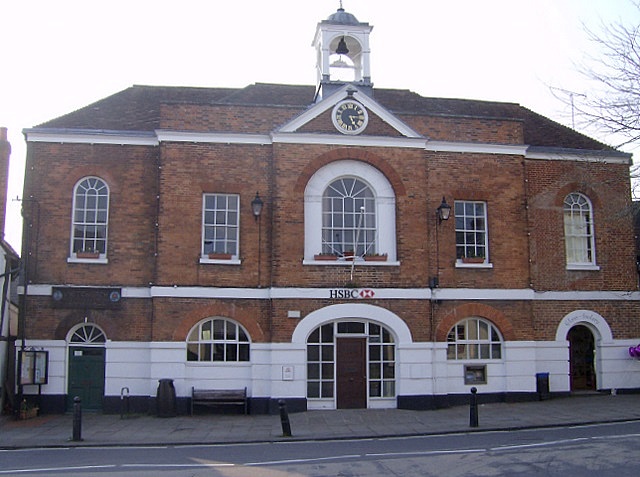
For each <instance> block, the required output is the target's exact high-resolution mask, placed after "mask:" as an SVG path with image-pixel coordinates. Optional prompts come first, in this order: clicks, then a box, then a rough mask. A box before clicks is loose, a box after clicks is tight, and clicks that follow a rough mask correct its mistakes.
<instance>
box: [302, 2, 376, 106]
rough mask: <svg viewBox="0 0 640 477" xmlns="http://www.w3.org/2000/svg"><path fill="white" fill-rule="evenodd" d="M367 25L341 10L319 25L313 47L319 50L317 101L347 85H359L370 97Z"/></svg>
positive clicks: (370, 28)
mask: <svg viewBox="0 0 640 477" xmlns="http://www.w3.org/2000/svg"><path fill="white" fill-rule="evenodd" d="M372 29H373V27H372V26H370V25H369V24H368V23H364V22H359V21H358V19H357V18H356V17H355V16H354V15H352V14H351V13H348V12H346V11H345V10H344V8H342V2H340V8H338V10H337V11H336V12H335V13H333V14H332V15H330V16H329V18H327V19H326V20H322V21H321V22H320V23H318V26H317V28H316V34H315V37H314V39H313V43H312V46H313V47H314V48H315V49H316V73H317V94H316V96H317V100H320V99H322V98H323V97H327V96H328V95H330V94H331V93H332V92H334V91H336V90H337V89H339V88H341V87H342V86H344V85H345V84H348V83H351V84H354V85H356V86H357V87H358V88H359V89H360V90H362V91H363V92H365V93H366V94H369V95H371V94H372V91H373V84H372V83H371V71H370V50H369V34H370V33H371V30H372Z"/></svg>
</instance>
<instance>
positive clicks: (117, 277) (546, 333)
mask: <svg viewBox="0 0 640 477" xmlns="http://www.w3.org/2000/svg"><path fill="white" fill-rule="evenodd" d="M371 29H372V27H371V26H370V25H369V24H368V23H362V22H359V21H358V20H357V19H356V18H355V17H354V16H353V15H351V14H349V13H347V12H345V11H344V10H343V9H339V10H338V11H337V12H336V13H334V14H332V15H331V16H330V17H329V18H328V19H327V20H324V21H321V22H320V23H318V25H317V29H316V35H315V37H314V41H313V46H314V48H315V49H316V53H317V71H318V81H317V85H316V86H298V85H277V84H254V85H251V86H247V87H245V88H239V89H234V88H186V87H150V86H134V87H131V88H128V89H126V90H124V91H122V92H119V93H117V94H115V95H113V96H110V97H107V98H105V99H102V100H100V101H98V102H96V103H94V104H91V105H89V106H87V107H85V108H82V109H80V110H78V111H75V112H72V113H70V114H67V115H65V116H62V117H60V118H57V119H54V120H51V121H49V122H47V123H44V124H41V125H39V126H37V127H34V128H32V129H28V130H26V131H25V136H26V140H27V143H28V154H27V167H26V178H25V190H24V195H25V198H28V199H29V202H28V204H27V205H25V233H24V250H25V251H26V253H27V254H28V257H29V261H28V264H29V266H28V271H27V273H28V275H27V286H26V293H25V294H23V297H24V299H25V300H26V302H25V304H24V305H25V306H24V309H25V323H26V326H25V328H24V330H23V332H24V333H25V334H24V336H25V340H26V343H27V344H28V346H31V347H36V348H37V349H43V350H46V351H48V356H49V357H48V359H49V361H48V379H47V383H46V384H45V385H43V386H42V387H41V392H42V407H43V410H45V411H47V410H48V411H62V410H64V409H65V407H68V406H69V402H70V398H72V397H73V396H75V395H80V396H81V397H82V399H83V403H84V407H88V408H98V409H104V410H107V411H113V410H117V409H118V405H119V402H120V396H121V395H122V394H123V393H126V394H128V395H129V396H130V399H131V402H132V404H133V405H134V406H135V408H137V409H140V410H145V409H150V408H152V406H153V404H154V400H155V399H156V392H157V390H158V382H159V380H166V379H170V380H172V382H173V387H174V389H175V393H176V395H177V404H178V407H179V410H180V411H182V412H184V411H186V409H187V406H188V403H189V399H190V396H191V389H192V387H194V386H195V387H196V388H206V389H241V388H244V387H246V388H247V390H248V395H249V396H250V409H251V412H253V413H260V412H271V411H273V410H274V408H275V406H274V403H275V402H276V401H277V399H280V398H285V399H287V401H288V403H289V406H290V409H317V408H345V407H362V408H367V407H369V408H373V407H390V408H393V407H401V408H411V409H424V408H432V407H436V406H443V405H449V404H452V403H456V402H459V401H461V399H463V398H464V399H466V396H467V395H468V393H469V389H470V387H471V386H476V387H477V388H478V392H479V393H480V395H482V396H483V399H495V400H504V399H534V398H537V397H539V394H540V393H541V392H546V386H547V385H548V387H549V390H550V392H551V393H553V394H566V393H570V392H578V391H603V390H604V391H609V390H619V391H623V390H626V391H631V390H637V389H640V362H639V361H637V360H633V359H631V358H630V357H629V354H628V348H629V346H631V345H634V346H635V345H637V344H638V340H640V320H638V318H637V316H638V313H639V311H640V306H639V303H640V302H639V299H640V295H639V294H638V291H637V288H638V276H637V271H636V266H635V250H634V233H633V221H632V218H631V215H630V214H628V213H625V212H626V211H628V209H629V207H630V205H631V194H630V183H629V165H630V161H631V157H630V155H629V154H626V153H622V152H619V151H617V150H613V149H611V148H609V147H607V146H605V145H603V144H601V143H599V142H597V141H595V140H593V139H591V138H589V137H586V136H584V135H582V134H580V133H578V132H576V131H573V130H571V129H568V128H565V127H563V126H561V125H559V124H557V123H555V122H553V121H551V120H550V119H548V118H545V117H543V116H540V115H539V114H536V113H534V112H532V111H530V110H528V109H526V108H523V107H521V106H519V105H517V104H511V103H497V102H484V101H475V100H460V99H441V98H428V97H422V96H419V95H418V94H415V93H413V92H411V91H408V90H392V89H382V88H374V87H373V83H372V78H371V72H370V54H371V52H370V49H369V35H370V33H371ZM344 74H347V75H348V76H347V77H344V76H343V75H344ZM36 391H37V389H36V388H35V387H34V386H25V387H24V393H25V394H27V395H29V394H35V393H36Z"/></svg>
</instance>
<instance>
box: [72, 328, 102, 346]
mask: <svg viewBox="0 0 640 477" xmlns="http://www.w3.org/2000/svg"><path fill="white" fill-rule="evenodd" d="M105 341H107V337H106V336H105V334H104V333H103V332H102V330H101V329H100V328H98V327H97V326H95V325H83V326H81V327H80V328H78V329H77V330H75V331H74V332H73V334H72V335H71V339H70V340H69V342H70V343H75V344H82V345H94V344H103V343H104V342H105Z"/></svg>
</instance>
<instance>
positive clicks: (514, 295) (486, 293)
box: [18, 284, 640, 301]
mask: <svg viewBox="0 0 640 477" xmlns="http://www.w3.org/2000/svg"><path fill="white" fill-rule="evenodd" d="M54 286H64V285H52V284H48V285H29V287H28V293H29V296H51V291H52V287H54ZM115 286H117V285H115ZM82 288H87V287H82ZM98 288H100V287H98ZM336 290H349V291H353V290H354V289H351V288H347V289H344V288H340V287H336V288H215V287H179V286H152V287H122V297H123V298H138V299H148V298H196V299H199V298H204V299H223V298H224V299H250V300H251V299H255V300H266V299H274V300H277V299H296V300H308V299H312V300H318V299H330V298H331V296H332V295H331V294H332V293H335V291H336ZM355 290H356V291H357V292H362V291H364V292H367V291H372V292H373V295H372V296H369V298H371V299H381V300H430V299H432V298H433V299H435V300H442V301H451V300H457V301H465V300H473V301H496V300H502V301H640V292H638V291H545V292H539V291H535V290H532V289H529V288H523V289H491V288H436V289H430V288H366V287H364V288H359V289H355ZM18 292H19V293H20V294H21V295H23V294H24V287H19V289H18ZM359 296H361V297H362V296H364V298H358V299H362V300H366V299H367V298H366V297H367V293H362V294H360V295H359Z"/></svg>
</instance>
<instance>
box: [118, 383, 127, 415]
mask: <svg viewBox="0 0 640 477" xmlns="http://www.w3.org/2000/svg"><path fill="white" fill-rule="evenodd" d="M125 391H126V394H125ZM125 417H129V388H128V387H126V386H125V387H124V388H122V389H121V390H120V419H124V418H125Z"/></svg>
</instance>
